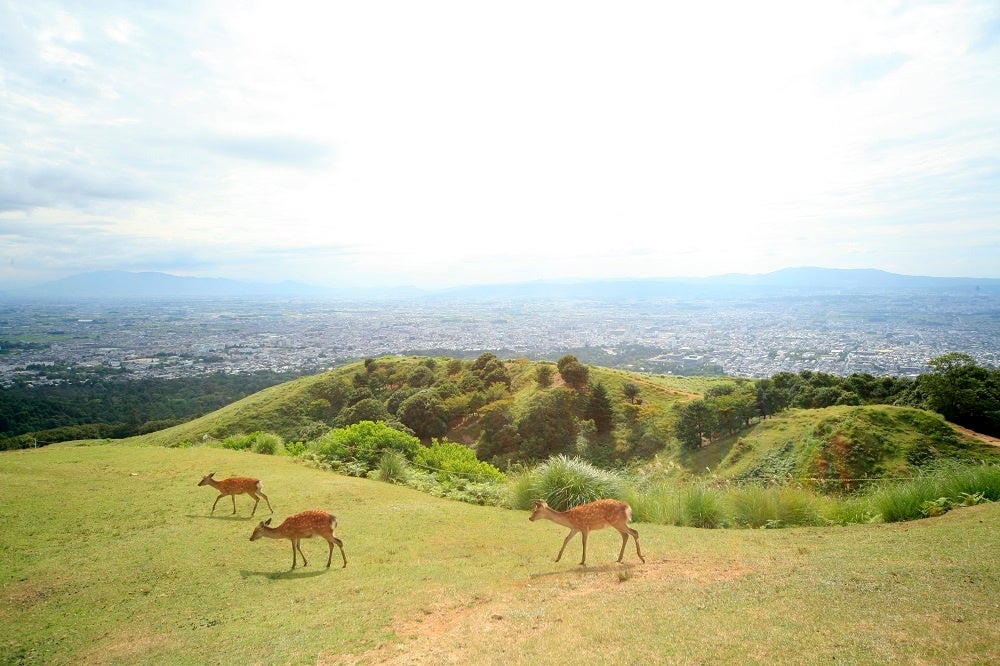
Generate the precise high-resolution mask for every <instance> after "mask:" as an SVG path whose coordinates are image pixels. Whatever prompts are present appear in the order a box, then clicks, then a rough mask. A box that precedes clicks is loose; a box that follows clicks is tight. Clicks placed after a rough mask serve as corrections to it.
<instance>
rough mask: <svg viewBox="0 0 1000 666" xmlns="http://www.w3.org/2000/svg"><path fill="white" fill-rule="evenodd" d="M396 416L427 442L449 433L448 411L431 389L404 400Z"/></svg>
mask: <svg viewBox="0 0 1000 666" xmlns="http://www.w3.org/2000/svg"><path fill="white" fill-rule="evenodd" d="M396 416H397V418H399V420H400V421H401V422H402V423H403V424H404V425H405V426H406V427H408V428H410V429H411V430H413V432H414V433H416V435H417V437H419V438H420V439H421V440H422V441H425V442H426V441H429V440H430V439H431V438H432V437H441V436H443V435H444V434H445V433H446V432H448V416H447V410H446V409H445V406H444V404H443V403H442V402H441V399H440V398H438V397H437V395H435V394H434V392H433V391H430V390H429V389H425V390H423V391H420V392H418V393H414V394H413V395H411V396H410V397H409V398H407V399H406V400H404V401H403V404H401V405H400V406H399V412H398V413H397V414H396Z"/></svg>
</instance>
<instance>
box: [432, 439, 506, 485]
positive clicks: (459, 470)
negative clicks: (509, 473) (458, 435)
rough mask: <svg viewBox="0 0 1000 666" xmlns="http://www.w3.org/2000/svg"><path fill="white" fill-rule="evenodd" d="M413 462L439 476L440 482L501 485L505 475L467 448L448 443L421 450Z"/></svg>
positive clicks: (435, 443) (434, 443) (441, 442)
mask: <svg viewBox="0 0 1000 666" xmlns="http://www.w3.org/2000/svg"><path fill="white" fill-rule="evenodd" d="M413 462H414V463H415V464H417V465H421V466H423V467H425V468H427V469H428V470H429V471H431V472H432V473H434V474H436V475H437V478H438V480H439V481H442V482H446V481H451V480H453V479H454V478H456V477H458V478H462V479H466V480H469V481H473V482H477V483H500V482H501V481H503V479H504V474H503V472H501V471H500V470H498V469H497V468H496V467H494V466H493V465H490V464H489V463H486V462H483V461H481V460H479V459H478V458H477V457H476V453H475V452H474V451H473V450H472V449H470V448H469V447H467V446H464V445H462V444H457V443H455V442H448V441H440V442H438V441H435V442H433V443H432V444H431V445H430V446H429V447H426V448H421V449H420V450H419V451H417V453H416V455H415V456H414V457H413Z"/></svg>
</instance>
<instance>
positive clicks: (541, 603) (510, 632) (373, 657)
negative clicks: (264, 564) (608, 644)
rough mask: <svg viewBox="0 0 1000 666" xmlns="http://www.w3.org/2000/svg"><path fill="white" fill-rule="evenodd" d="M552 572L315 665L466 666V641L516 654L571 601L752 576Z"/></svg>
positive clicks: (658, 569)
mask: <svg viewBox="0 0 1000 666" xmlns="http://www.w3.org/2000/svg"><path fill="white" fill-rule="evenodd" d="M555 566H557V567H560V568H558V569H555V570H552V571H550V572H546V573H539V574H535V575H532V576H530V577H529V578H528V579H527V580H523V581H521V582H520V583H518V584H516V585H515V586H514V587H513V588H512V589H511V590H509V591H508V592H505V593H502V594H499V595H497V596H496V597H494V598H489V599H474V600H472V601H470V602H468V603H461V602H456V601H455V600H451V601H448V600H442V601H440V602H438V603H436V604H430V605H429V606H428V610H427V611H426V612H425V613H424V615H423V616H421V617H415V618H414V617H399V618H397V619H396V622H395V623H394V624H393V627H392V629H393V631H394V633H395V634H396V635H397V636H399V637H400V638H401V639H402V641H400V642H393V643H385V644H382V645H380V646H378V647H376V648H375V649H373V650H370V651H368V652H366V653H364V654H361V655H337V656H332V655H331V656H329V657H327V658H321V659H320V660H319V661H318V662H317V663H318V664H324V665H328V666H330V665H334V664H336V665H344V664H365V665H368V664H406V665H410V666H426V665H430V664H434V665H437V664H465V663H469V661H470V659H473V658H474V656H475V653H474V652H473V650H474V648H473V647H471V646H470V645H469V643H470V641H473V640H474V641H476V642H477V644H480V645H481V644H483V643H486V644H493V645H497V646H502V648H503V649H506V650H508V651H513V650H516V648H517V645H518V644H519V643H520V642H521V641H522V640H523V639H524V638H525V637H527V636H530V635H532V633H533V632H532V631H530V630H531V629H538V628H540V627H544V626H545V625H549V624H551V623H553V622H560V621H561V619H559V618H558V617H553V616H552V614H551V613H549V612H546V609H548V608H560V607H562V606H563V605H564V602H565V601H566V600H568V599H577V598H580V597H586V596H588V595H593V594H599V595H604V594H615V593H618V592H619V586H621V585H625V584H629V583H636V582H651V583H654V584H662V583H669V582H671V581H674V582H676V581H694V582H696V583H698V584H701V585H706V586H708V585H714V584H717V583H722V582H726V581H731V580H736V579H738V578H740V577H742V576H745V575H747V574H748V573H750V572H751V569H750V568H748V567H745V566H742V565H741V564H740V563H738V562H716V563H711V562H706V561H704V560H700V559H699V560H693V559H692V560H689V561H684V560H677V559H661V560H653V559H652V558H648V557H647V559H646V563H645V564H640V563H634V564H629V563H626V564H624V565H621V564H617V563H613V564H606V565H598V566H588V567H586V568H584V567H573V568H561V567H563V566H564V565H555ZM498 656H499V655H498Z"/></svg>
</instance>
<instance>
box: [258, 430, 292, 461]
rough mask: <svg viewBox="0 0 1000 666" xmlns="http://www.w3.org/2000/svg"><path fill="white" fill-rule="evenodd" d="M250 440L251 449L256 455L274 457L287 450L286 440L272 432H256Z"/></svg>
mask: <svg viewBox="0 0 1000 666" xmlns="http://www.w3.org/2000/svg"><path fill="white" fill-rule="evenodd" d="M250 439H251V443H250V449H251V450H252V451H253V452H254V453H262V454H264V455H269V456H273V455H275V454H276V453H282V452H283V451H284V450H285V440H284V439H282V437H281V435H275V434H274V433H270V432H255V433H253V434H251V435H250Z"/></svg>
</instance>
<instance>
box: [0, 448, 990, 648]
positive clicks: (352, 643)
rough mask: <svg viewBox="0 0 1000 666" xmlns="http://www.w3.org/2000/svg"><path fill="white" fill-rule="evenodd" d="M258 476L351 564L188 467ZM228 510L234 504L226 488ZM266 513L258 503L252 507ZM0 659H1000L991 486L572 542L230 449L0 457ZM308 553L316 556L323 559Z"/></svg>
mask: <svg viewBox="0 0 1000 666" xmlns="http://www.w3.org/2000/svg"><path fill="white" fill-rule="evenodd" d="M209 471H216V472H217V473H218V476H229V475H235V474H248V475H255V476H260V477H262V478H263V479H264V483H265V492H267V493H268V494H269V495H270V497H271V501H272V504H274V507H275V511H276V513H275V518H276V519H279V520H280V519H281V518H283V517H285V516H286V515H288V514H289V513H292V512H295V511H299V510H303V509H306V508H325V509H328V510H331V511H333V512H334V513H336V514H337V515H338V517H339V519H340V529H339V530H338V533H339V535H340V536H341V537H343V539H344V540H345V542H346V549H347V556H348V560H349V565H348V567H347V568H346V569H339V568H336V559H335V565H334V568H332V569H330V570H325V569H324V568H323V567H322V564H323V563H324V562H323V559H322V558H323V555H325V553H326V546H325V544H324V543H323V542H321V541H317V540H315V539H314V540H310V541H306V542H304V543H303V549H304V550H305V552H306V555H307V556H309V557H310V566H309V567H307V568H305V569H302V570H296V571H295V572H288V567H289V566H290V558H291V553H290V552H289V551H290V549H291V548H290V546H289V545H288V543H287V542H277V541H270V540H266V541H259V542H255V543H250V542H249V541H248V537H249V534H250V532H251V530H252V527H253V525H254V524H255V523H256V519H253V520H251V519H249V518H248V513H249V510H250V506H251V504H250V502H249V500H247V498H245V497H243V498H239V499H238V500H237V506H238V508H239V513H238V515H237V516H235V517H232V516H230V515H228V511H230V510H231V508H230V509H226V508H225V507H226V506H227V504H226V502H225V501H223V502H220V503H219V507H220V508H219V509H217V511H216V515H215V517H209V515H208V511H209V509H210V507H211V504H212V501H213V500H214V498H215V495H216V493H215V492H214V491H213V490H211V489H209V488H198V487H196V485H195V484H196V483H197V481H198V479H200V478H201V476H202V475H203V474H205V473H207V472H209ZM228 506H229V507H231V506H232V504H231V503H230V504H228ZM261 511H263V515H265V516H266V515H267V513H266V511H267V510H266V508H265V509H263V510H261V509H259V510H258V517H260V516H261V515H262V514H261ZM0 517H2V519H3V523H4V525H5V529H4V530H3V531H2V532H0V561H3V562H4V566H3V567H2V568H0V605H2V607H3V608H4V609H5V618H4V619H5V621H4V622H3V623H0V662H2V663H19V662H21V663H53V664H69V663H73V664H78V663H93V664H114V663H121V664H131V663H143V662H144V663H177V664H185V663H188V664H206V663H223V664H229V663H316V662H317V661H318V662H320V663H382V662H396V663H428V664H429V663H435V664H436V663H510V662H511V661H512V660H513V661H519V662H522V663H537V664H545V663H553V664H554V663H566V662H567V661H574V662H580V663H584V662H588V661H589V662H595V663H622V662H624V663H654V662H655V663H692V662H693V663H732V662H743V663H745V662H758V663H773V662H776V661H780V662H782V663H803V664H804V663H818V662H829V661H832V660H834V659H835V660H836V661H837V662H838V663H845V662H846V663H866V664H867V663H879V662H881V663H895V662H906V663H949V664H962V663H969V664H971V663H987V662H988V661H990V659H991V658H995V657H996V655H997V652H996V642H995V627H996V623H997V621H998V620H1000V610H998V606H997V601H996V600H997V599H998V598H1000V578H998V577H997V576H996V572H997V571H1000V549H997V548H996V544H997V536H998V530H1000V504H993V505H983V506H977V507H971V508H967V509H960V510H955V511H952V512H950V513H948V514H947V515H945V516H943V517H940V518H934V519H929V520H923V521H916V522H913V523H905V524H895V525H864V526H852V527H845V528H824V529H819V528H809V529H787V530H739V531H731V530H726V531H711V530H696V529H688V528H674V527H661V526H654V525H644V524H639V525H637V527H638V529H639V531H640V533H641V535H642V536H641V538H642V546H643V551H644V553H645V554H646V560H647V561H646V564H639V563H638V562H637V561H636V559H635V556H634V552H633V553H631V554H627V558H628V559H627V560H626V563H627V564H626V565H625V566H620V565H617V564H614V563H613V562H612V560H613V559H614V557H615V555H616V553H617V549H618V545H619V539H618V537H617V535H615V534H613V533H610V532H607V531H603V532H598V533H595V534H594V535H593V536H592V538H591V548H590V552H589V559H590V563H591V565H590V566H588V567H587V568H585V569H584V568H580V567H577V566H576V565H575V562H576V558H577V557H578V556H579V540H577V541H574V543H573V544H572V545H571V546H570V547H568V548H567V555H566V558H565V559H564V561H563V562H560V563H553V562H552V557H554V555H555V553H556V551H557V550H558V548H559V544H560V543H561V541H562V539H563V537H564V535H565V530H564V529H563V528H561V527H558V526H555V525H553V524H551V523H547V522H546V523H543V524H531V523H529V522H528V521H527V519H526V518H527V514H526V513H523V512H511V511H505V510H502V509H493V508H485V507H477V506H472V505H468V504H463V503H458V502H451V501H447V500H441V499H437V498H433V497H429V496H426V495H423V494H420V493H417V492H414V491H410V490H407V489H402V488H398V487H394V486H389V485H386V484H382V483H379V482H376V481H368V480H361V479H355V478H349V477H342V476H336V475H333V474H331V473H329V472H323V471H320V470H316V469H312V468H308V467H305V466H303V465H301V464H299V463H296V462H295V461H293V460H290V459H287V458H275V457H265V456H257V455H254V454H250V453H237V452H232V451H226V450H221V449H211V448H193V449H163V448H158V447H120V446H93V447H72V446H65V447H56V448H48V449H43V450H37V451H19V452H8V453H4V454H0ZM317 565H319V566H317Z"/></svg>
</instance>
